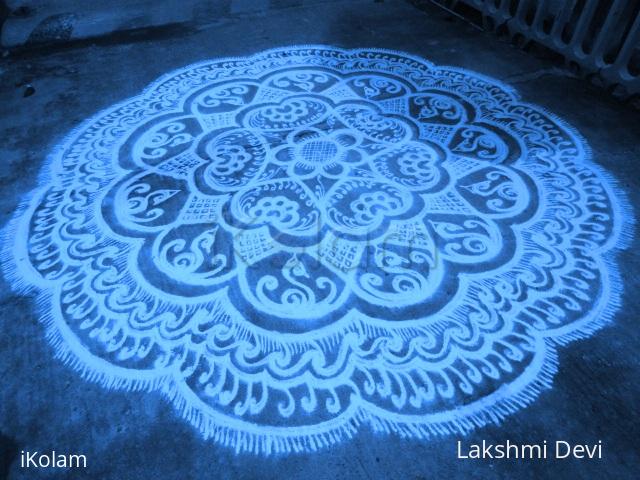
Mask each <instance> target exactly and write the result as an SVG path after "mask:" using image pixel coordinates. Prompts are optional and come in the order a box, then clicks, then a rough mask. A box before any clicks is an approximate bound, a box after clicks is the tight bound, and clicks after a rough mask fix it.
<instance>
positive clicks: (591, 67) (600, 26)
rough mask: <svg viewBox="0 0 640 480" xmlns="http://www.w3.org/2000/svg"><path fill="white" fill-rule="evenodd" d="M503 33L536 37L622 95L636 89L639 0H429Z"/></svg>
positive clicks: (519, 38) (523, 40) (520, 39)
mask: <svg viewBox="0 0 640 480" xmlns="http://www.w3.org/2000/svg"><path fill="white" fill-rule="evenodd" d="M430 1H431V2H432V3H436V4H437V5H439V6H442V7H444V8H446V9H448V10H451V11H453V12H456V13H460V14H462V15H464V16H466V17H469V16H470V15H469V14H470V10H471V12H473V13H475V14H476V15H475V16H476V17H477V18H479V19H481V20H480V21H481V24H482V25H481V26H482V27H483V28H485V29H489V30H494V31H498V32H501V33H506V34H507V35H508V36H509V37H510V38H511V39H512V40H514V41H515V42H516V43H518V44H519V45H522V46H524V45H526V44H528V43H530V42H537V43H538V44H540V45H543V46H545V47H547V48H549V49H551V50H553V51H555V52H556V53H559V54H560V55H562V56H563V57H564V59H565V61H566V62H567V63H568V64H570V65H573V66H577V67H579V69H580V71H581V72H583V73H584V74H597V76H598V77H600V78H601V79H602V81H603V82H604V83H605V84H606V85H608V86H611V87H614V88H615V89H616V91H617V92H616V93H618V94H619V95H621V96H636V95H639V94H640V0H430Z"/></svg>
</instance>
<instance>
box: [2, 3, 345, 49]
mask: <svg viewBox="0 0 640 480" xmlns="http://www.w3.org/2000/svg"><path fill="white" fill-rule="evenodd" d="M331 1H334V0H92V1H86V0H5V1H4V2H0V5H4V7H5V10H6V17H7V18H6V21H5V22H4V24H2V19H3V17H2V6H0V25H2V30H1V34H0V46H2V47H3V48H16V47H21V46H30V45H37V44H45V43H64V42H69V41H73V40H81V39H87V38H94V37H100V36H104V35H109V34H114V33H119V32H129V31H134V30H139V29H146V28H153V27H163V26H170V25H173V26H178V25H185V24H195V25H197V24H201V23H206V22H211V21H216V20H217V19H219V18H220V17H221V16H225V15H242V14H244V13H251V12H254V13H255V12H256V11H266V10H268V9H270V8H283V7H289V6H291V7H295V6H302V5H309V4H319V3H330V2H331Z"/></svg>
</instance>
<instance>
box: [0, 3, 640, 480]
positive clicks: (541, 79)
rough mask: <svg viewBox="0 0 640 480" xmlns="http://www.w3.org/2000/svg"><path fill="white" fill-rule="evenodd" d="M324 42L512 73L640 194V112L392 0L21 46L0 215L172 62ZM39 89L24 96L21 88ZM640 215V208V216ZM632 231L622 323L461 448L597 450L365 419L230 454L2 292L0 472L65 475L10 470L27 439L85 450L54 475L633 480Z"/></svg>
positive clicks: (568, 353) (573, 353) (567, 355)
mask: <svg viewBox="0 0 640 480" xmlns="http://www.w3.org/2000/svg"><path fill="white" fill-rule="evenodd" d="M310 43H322V44H330V45H335V46H339V47H345V48H355V47H382V48H389V49H397V50H403V51H406V52H410V53H413V54H416V55H420V56H422V57H424V58H427V59H429V60H431V61H433V62H435V63H436V64H441V65H455V66H460V67H464V68H467V69H471V70H474V71H476V72H479V73H482V74H485V75H489V76H492V77H495V78H497V79H500V80H502V81H505V82H507V83H510V84H511V85H513V86H514V87H516V88H517V89H518V90H519V91H520V93H521V95H522V97H523V98H524V100H525V101H527V102H531V103H535V104H538V105H540V106H542V107H544V108H546V109H549V110H551V111H553V112H555V113H556V114H558V115H559V116H561V117H563V118H564V119H566V120H567V121H568V122H569V123H570V124H572V125H573V126H575V127H576V128H577V129H578V130H579V131H580V132H581V133H582V135H583V136H584V137H586V139H587V140H588V142H589V143H590V145H591V147H592V149H593V156H594V159H595V161H596V162H598V163H599V164H601V165H602V166H603V167H604V168H606V169H607V170H608V171H609V172H611V173H613V174H614V175H615V176H616V177H617V179H618V180H619V181H620V184H621V185H622V186H623V188H624V189H625V191H626V193H627V194H628V196H629V199H630V201H631V204H632V205H633V206H634V208H636V207H637V206H639V205H640V113H639V112H638V111H637V110H634V109H633V108H632V107H631V106H630V105H624V104H622V103H620V102H619V101H617V100H614V99H613V98H610V97H609V96H607V95H606V94H605V93H604V92H602V91H600V90H599V89H598V88H596V87H594V86H591V85H590V84H588V83H587V82H585V81H583V80H580V79H576V78H573V77H572V76H570V75H568V74H566V73H564V72H563V71H562V70H561V69H559V68H557V67H556V66H554V64H553V63H551V61H550V60H548V59H547V60H545V59H541V58H535V57H533V56H531V55H528V54H526V53H523V52H521V51H519V50H517V49H515V48H513V47H510V46H509V45H507V44H504V43H501V42H499V41H498V40H497V39H495V38H494V37H493V36H492V35H490V34H486V33H482V32H479V31H478V30H476V29H474V28H472V27H470V26H468V25H467V24H465V23H463V22H462V21H460V20H457V19H453V18H451V17H448V16H447V14H445V13H444V12H442V11H440V10H438V9H436V8H429V7H427V8H426V9H425V10H424V11H421V10H417V9H416V8H415V7H413V6H412V5H411V4H410V3H408V2H404V1H400V0H396V1H394V0H387V1H375V2H374V1H371V0H369V1H364V0H356V1H348V2H345V1H343V2H341V1H337V2H326V3H316V4H313V5H309V6H302V7H286V6H285V7H273V8H271V9H268V10H266V11H262V12H249V13H238V14H236V15H232V16H228V17H224V18H220V19H219V20H217V21H215V22H213V23H210V24H206V25H204V24H199V25H197V26H196V25H192V26H189V25H186V26H183V27H180V28H170V29H163V30H161V31H158V32H155V33H154V32H152V33H150V34H147V35H144V36H140V37H135V36H130V35H129V36H119V37H112V38H106V39H102V40H99V41H95V43H89V42H88V43H79V44H75V45H73V46H71V47H66V48H58V49H56V50H54V51H46V50H44V49H40V50H35V51H31V52H24V53H21V54H13V55H9V56H8V57H6V58H4V59H2V60H1V62H2V63H0V105H2V107H1V108H2V114H1V116H0V139H2V141H0V158H1V159H2V163H1V164H0V189H1V192H2V194H1V195H0V225H3V224H5V223H6V221H7V220H8V219H9V218H10V216H11V215H12V214H13V212H14V210H15V208H16V206H17V204H18V202H19V200H20V197H21V196H22V195H23V194H24V193H25V192H28V191H29V190H31V189H32V188H34V187H35V186H36V177H37V174H38V172H39V171H40V168H41V164H42V160H43V159H44V158H45V156H46V154H47V153H48V151H49V150H50V149H51V148H52V147H53V146H54V145H56V144H57V143H58V142H59V141H60V140H61V139H62V138H63V137H64V135H65V134H66V133H67V132H68V131H69V130H71V129H72V128H73V127H74V126H76V125H77V124H78V123H79V122H81V121H82V120H83V119H85V118H87V117H88V116H90V115H92V114H94V113H95V112H97V111H100V110H102V109H103V108H106V107H108V106H110V105H112V104H114V103H115V102H118V101H120V100H123V99H126V98H128V97H131V96H133V95H135V94H137V93H139V92H140V91H141V90H142V89H143V88H144V87H145V86H146V85H147V84H149V83H150V82H151V81H153V80H154V79H156V78H157V77H159V76H160V75H162V74H163V73H165V72H168V71H171V70H173V69H175V68H178V67H180V66H184V65H187V64H189V63H192V62H197V61H200V60H203V59H209V58H215V57H220V56H229V55H248V54H252V53H255V52H258V51H260V50H264V49H267V48H271V47H277V46H286V45H294V44H310ZM26 83H30V84H32V85H33V87H34V88H35V93H34V94H33V95H31V96H28V97H23V92H24V89H25V87H24V84H26ZM638 213H640V212H638V211H637V209H636V216H637V215H638ZM639 238H640V237H638V236H636V237H635V240H634V241H633V243H632V245H631V247H630V248H629V249H628V250H626V251H625V252H623V253H622V254H620V257H619V262H620V265H621V269H622V275H623V278H624V282H625V291H624V295H623V306H622V308H621V309H620V311H619V313H618V315H617V316H616V318H615V321H614V322H613V323H612V324H611V325H610V326H609V327H607V328H605V329H603V330H602V331H601V332H599V333H597V334H596V335H594V336H593V337H592V338H590V339H587V340H582V341H579V342H576V343H573V344H571V345H570V346H568V347H566V348H564V349H562V350H561V351H560V357H561V358H560V371H559V373H558V374H557V376H556V377H555V381H554V387H553V389H551V390H549V391H547V392H545V393H543V394H542V395H540V397H539V398H538V400H537V401H535V402H534V403H533V405H531V406H530V407H528V408H526V409H524V410H522V411H520V412H519V413H517V414H515V415H512V416H511V417H509V418H508V419H507V420H506V421H505V422H504V423H503V424H502V425H501V426H490V427H486V428H482V429H479V430H477V431H476V432H474V433H473V434H471V435H470V436H469V437H468V438H467V439H466V442H468V443H476V442H481V441H482V440H483V439H486V440H487V441H494V442H500V441H501V442H504V441H505V440H506V439H509V440H511V441H513V442H524V443H531V442H535V441H541V440H543V439H548V440H550V441H554V440H556V439H559V440H566V441H569V442H576V443H595V442H597V441H598V440H602V443H603V445H604V452H603V454H604V459H603V460H601V461H591V462H589V461H580V460H566V461H555V462H554V461H551V460H548V461H537V462H536V461H520V462H518V461H509V460H502V461H501V460H496V461H494V462H491V461H470V460H467V461H464V460H457V459H456V458H455V457H456V455H455V448H456V443H455V441H456V438H454V437H444V438H441V439H435V440H431V441H428V442H427V441H424V442H417V441H411V440H404V439H402V438H398V437H394V436H385V437H383V436H377V435H373V434H371V433H370V432H368V431H367V430H362V431H361V432H360V434H359V435H358V436H357V437H356V438H355V439H354V440H352V441H347V442H345V443H342V444H340V445H337V446H334V447H332V448H329V449H326V450H324V451H322V452H320V453H316V454H313V455H291V456H288V457H284V456H279V457H278V456H276V457H269V458H262V457H255V456H251V455H246V456H236V455H235V454H234V453H233V452H232V451H230V450H228V449H226V448H223V447H220V446H218V445H216V444H214V443H212V442H206V441H202V440H201V439H200V438H199V436H198V435H197V434H196V432H195V431H194V430H193V429H192V428H191V427H190V426H189V425H188V424H187V423H185V422H184V421H182V420H181V419H180V418H178V416H177V415H176V414H175V412H174V409H173V408H172V407H171V405H169V404H168V403H167V402H166V401H164V400H163V399H162V398H160V396H159V395H149V394H135V393H133V394H132V393H127V394H125V393H122V392H113V391H107V390H105V389H103V388H101V387H99V386H97V385H94V384H91V383H87V382H84V381H82V380H80V379H79V377H78V375H77V374H76V373H75V372H73V371H72V370H71V369H69V368H67V367H65V366H63V365H62V364H61V363H60V362H58V361H56V360H54V359H53V358H52V348H50V346H49V345H48V344H47V342H46V340H45V338H44V329H43V327H42V325H41V324H40V323H39V321H38V318H36V316H35V315H34V314H33V307H34V305H33V302H32V300H31V299H29V298H26V297H21V296H17V295H14V294H13V293H11V291H10V286H9V285H6V284H5V283H4V280H0V282H3V283H2V284H1V286H0V311H1V315H0V325H1V330H2V335H0V372H1V373H0V374H1V376H2V379H3V380H2V386H1V388H0V478H11V479H19V478H29V479H32V478H63V477H60V476H56V475H59V473H57V472H55V471H53V472H49V474H47V473H46V471H45V470H41V471H40V473H39V474H36V473H35V472H34V471H33V470H32V471H28V472H25V471H24V470H20V468H19V454H20V450H31V451H33V450H48V449H50V448H51V447H52V446H55V448H56V450H59V451H69V452H71V451H73V452H81V453H84V454H85V455H87V457H88V458H89V467H88V469H87V470H86V471H84V472H79V471H75V472H69V474H68V475H65V476H64V478H95V479H98V478H100V479H102V478H104V479H149V478H163V479H174V478H175V479H178V478H179V479H190V478H194V479H195V478H274V479H276V478H327V479H333V478H370V479H373V478H389V479H394V478H397V479H423V478H425V479H426V478H445V477H449V478H523V479H524V478H562V477H563V476H565V477H567V478H595V477H599V478H637V472H638V468H639V467H640V451H639V450H638V447H637V440H638V438H640V417H638V415H636V412H637V405H638V398H640V396H639V394H640V356H639V355H638V354H637V352H638V350H639V349H640V333H639V332H640V331H639V329H638V328H637V320H638V313H639V312H640V296H638V295H637V293H636V292H637V291H638V290H639V289H640V277H639V276H638V275H637V273H638V272H640V255H639V254H638V251H640V240H639Z"/></svg>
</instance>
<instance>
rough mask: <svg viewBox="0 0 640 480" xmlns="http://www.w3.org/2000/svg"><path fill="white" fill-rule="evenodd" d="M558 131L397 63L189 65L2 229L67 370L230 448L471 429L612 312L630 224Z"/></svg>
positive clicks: (426, 67)
mask: <svg viewBox="0 0 640 480" xmlns="http://www.w3.org/2000/svg"><path fill="white" fill-rule="evenodd" d="M587 156H588V155H587V152H586V147H585V145H584V144H583V143H582V141H581V140H580V139H579V138H578V137H577V136H576V134H574V133H573V132H572V130H571V129H570V128H569V127H567V126H566V125H565V124H564V123H563V122H561V121H560V120H558V119H557V118H556V117H554V116H553V115H551V114H548V113H546V112H544V111H542V110H540V109H538V108H536V107H533V106H530V105H527V104H523V103H521V102H520V101H519V100H518V97H517V96H516V94H515V93H514V92H513V91H512V90H511V89H510V88H509V87H506V86H505V85H503V84H501V83H499V82H496V81H494V80H491V79H487V78H485V77H482V76H480V75H476V74H473V73H470V72H467V71H463V70H459V69H455V68H440V67H436V66H434V65H432V64H430V63H429V62H426V61H424V60H422V59H420V58H416V57H412V56H410V55H406V54H401V53H394V52H389V51H382V50H349V51H345V50H339V49H335V48H331V47H303V48H295V47H294V48H287V49H278V50H271V51H268V52H265V53H262V54H259V55H256V56H253V57H248V58H237V59H224V60H219V61H211V62H205V63H201V64H197V65H193V66H189V67H187V68H184V69H182V70H179V71H176V72H173V73H171V74H170V75H166V76H164V77H163V78H161V79H160V80H158V81H157V82H155V83H154V84H153V85H151V86H150V87H149V88H148V89H147V90H146V91H145V92H144V93H142V94H141V95H140V96H138V97H135V98H133V99H131V100H129V101H127V102H124V103H122V104H119V105H117V106H115V107H113V108H111V109H109V110H107V111H105V112H102V113H101V114H99V115H97V116H96V117H94V118H92V119H91V120H89V121H87V122H86V123H84V125H83V126H82V127H81V128H79V129H78V130H77V131H75V132H74V133H73V134H72V135H71V136H69V138H68V139H67V140H66V141H65V142H64V144H63V145H61V146H60V148H59V149H57V150H56V151H55V152H54V154H53V155H52V156H51V158H50V162H49V165H48V166H47V167H46V169H45V173H44V175H43V176H42V182H41V188H40V189H38V190H37V191H35V192H34V193H33V194H32V195H31V197H30V199H29V201H28V202H27V203H26V204H25V206H24V208H23V210H22V211H21V212H20V213H19V214H18V215H17V217H16V219H15V221H14V222H13V223H12V224H11V225H10V227H9V228H8V230H7V232H5V233H8V235H6V244H8V246H6V249H7V251H10V252H11V255H12V257H13V261H12V262H8V263H11V265H12V266H11V267H9V268H8V270H7V271H8V274H9V276H11V277H12V278H15V279H19V280H21V281H22V283H21V285H27V286H30V287H35V288H36V289H37V291H38V292H39V294H40V299H41V303H42V305H44V306H45V307H44V308H43V310H42V312H41V313H42V317H43V320H44V321H45V322H46V324H47V325H48V326H49V331H48V333H49V336H50V338H51V341H52V343H53V345H54V346H55V348H56V350H57V351H58V353H59V354H60V355H61V356H62V357H63V358H64V359H65V360H67V361H69V362H70V363H71V364H72V365H73V366H74V367H76V368H77V369H78V370H79V371H80V372H82V374H83V375H85V376H86V377H88V378H91V379H94V380H97V381H99V382H101V383H102V384H103V385H105V387H107V388H122V389H141V388H144V389H148V390H156V391H161V392H163V393H164V394H165V395H166V396H167V397H168V398H169V399H170V400H171V401H172V402H173V403H174V404H175V406H176V409H177V410H178V411H179V412H180V413H181V414H182V415H183V416H184V418H185V419H187V420H188V421H190V422H191V423H193V425H195V427H197V428H198V429H199V430H201V431H202V432H203V434H204V435H205V436H207V437H212V438H214V439H215V440H216V441H218V442H220V443H223V444H226V445H231V446H233V447H235V448H236V449H237V450H238V451H254V452H263V453H268V452H277V451H292V450H293V451H304V450H315V449H317V448H319V447H321V446H324V445H329V444H332V443H335V442H336V441H339V440H340V439H342V438H344V437H350V436H352V435H353V434H354V433H355V432H356V431H357V430H358V429H359V428H361V426H362V425H368V426H370V427H371V428H373V429H375V430H380V431H389V432H397V433H400V434H402V435H405V436H411V437H416V438H426V437H429V436H431V435H433V434H445V433H452V432H462V433H464V432H467V431H468V430H470V429H471V428H473V427H474V426H478V425H483V424H485V423H487V422H489V421H497V420H499V419H501V418H502V417H503V416H504V415H506V414H508V413H510V412H513V411H515V410H517V409H519V408H521V407H522V406H524V405H526V404H527V403H529V402H530V401H531V400H532V399H533V398H534V397H535V396H536V394H537V393H538V392H539V391H540V390H541V389H542V388H544V387H546V386H548V385H549V384H550V381H551V377H552V375H553V373H554V372H555V369H556V355H555V352H556V347H557V345H559V344H562V343H566V342H567V341H569V340H571V339H573V338H577V337H580V336H585V335H588V334H590V333H591V332H593V331H594V330H595V329H597V327H599V326H600V325H602V323H603V322H605V321H606V320H607V319H609V318H610V317H611V314H612V313H613V312H614V310H615V308H616V306H617V304H618V295H619V291H620V289H621V288H620V283H619V280H618V278H617V274H616V269H615V264H614V262H613V260H614V259H613V257H611V256H607V252H608V251H609V250H612V248H613V247H615V246H620V245H619V243H620V241H619V239H620V232H619V230H620V229H621V222H622V221H623V220H624V221H627V222H629V219H625V217H626V216H629V215H628V214H627V210H626V209H625V208H623V207H621V204H620V202H621V200H618V199H616V197H615V195H614V193H613V182H612V181H611V180H610V179H609V177H607V176H606V175H605V174H604V173H603V172H602V171H601V170H600V169H599V168H597V167H596V166H595V165H594V164H592V163H590V161H589V160H588V158H587Z"/></svg>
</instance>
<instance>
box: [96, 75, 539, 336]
mask: <svg viewBox="0 0 640 480" xmlns="http://www.w3.org/2000/svg"><path fill="white" fill-rule="evenodd" d="M295 78H298V77H297V75H296V74H295V73H292V74H291V77H290V78H288V79H286V74H284V75H283V74H276V75H273V76H271V77H267V78H265V79H263V80H262V81H261V82H260V87H259V88H258V84H257V83H255V82H254V81H249V80H247V81H243V82H233V83H231V84H225V83H224V82H222V83H220V84H215V85H213V86H207V87H205V88H203V89H201V90H200V91H196V92H194V93H193V94H192V95H191V96H190V97H189V100H187V101H186V102H185V104H184V112H183V113H181V114H175V115H171V116H169V117H164V118H161V120H160V121H158V120H154V121H152V122H150V123H148V124H146V125H143V126H141V127H139V129H138V130H136V131H135V132H134V133H133V134H132V135H131V136H130V140H129V141H127V142H126V143H125V146H124V147H123V149H122V150H121V152H120V155H121V162H124V163H126V162H128V161H130V160H129V159H131V160H133V162H134V163H135V164H136V165H137V167H135V168H134V169H133V171H132V173H131V174H130V175H129V176H128V178H127V179H126V180H125V181H124V182H120V183H118V184H117V185H115V186H114V188H113V189H112V196H107V201H109V199H111V198H114V199H116V200H114V201H115V202H116V203H119V204H122V203H123V202H124V203H125V204H126V205H127V207H126V208H123V209H118V210H117V211H116V212H115V213H114V214H115V216H116V217H117V218H118V222H117V223H116V224H115V225H114V227H113V228H114V230H116V231H118V230H119V229H120V230H122V228H123V226H126V227H125V230H126V232H125V234H126V235H136V233H135V232H136V231H137V232H140V234H141V235H142V234H144V235H146V236H149V235H150V236H151V238H152V239H153V240H152V241H146V242H145V243H144V246H143V247H142V248H143V252H142V253H141V257H140V258H150V259H151V261H149V260H147V261H145V267H144V268H146V269H148V270H150V271H151V270H153V272H154V273H153V274H150V275H148V276H147V277H148V278H150V279H153V280H152V281H154V280H156V279H157V283H156V285H157V286H158V287H159V288H162V289H168V291H169V292H174V291H179V292H184V294H186V295H194V294H195V295H199V296H201V295H205V296H206V295H210V294H213V293H215V292H218V291H222V289H225V288H227V287H230V288H229V289H228V290H226V291H227V295H228V296H229V299H230V301H231V303H232V304H233V305H234V306H235V308H236V309H237V311H238V312H240V313H241V315H243V316H245V318H248V319H251V321H252V322H253V323H256V324H258V325H259V326H261V327H263V328H266V329H268V330H274V329H275V330H284V331H287V332H292V331H298V332H300V331H308V330H310V329H318V328H320V327H322V326H325V325H328V324H330V323H333V322H335V321H337V320H339V319H340V318H341V317H342V316H344V315H345V314H347V313H348V312H349V311H358V312H360V313H361V314H365V315H369V316H373V317H375V318H378V319H381V320H385V321H389V320H391V319H393V320H394V321H395V320H403V319H406V320H411V319H414V318H416V316H417V315H424V314H425V313H428V312H435V311H437V310H438V309H440V308H442V307H443V306H444V305H446V299H445V298H443V297H441V296H439V295H436V293H437V292H438V291H441V290H442V288H445V287H446V288H448V289H449V290H450V291H455V289H456V288H457V284H458V276H457V274H455V273H454V272H456V271H465V270H467V269H468V267H467V265H470V264H478V262H484V265H486V266H488V267H492V266H493V265H494V262H495V261H496V260H497V259H498V258H502V260H500V261H504V259H507V258H508V255H509V253H508V252H509V250H508V249H507V250H504V249H503V241H502V239H503V236H504V232H505V230H504V227H505V226H506V225H507V224H505V223H500V222H498V217H502V218H507V217H515V216H516V215H519V214H521V213H522V212H523V211H524V210H525V208H526V205H527V204H528V201H529V200H528V198H527V197H522V198H519V197H514V196H513V195H505V192H507V193H508V192H512V193H513V192H514V191H517V190H518V189H521V187H522V185H523V182H524V181H526V180H525V179H524V177H523V176H522V174H521V173H519V172H516V171H512V170H510V168H509V167H508V166H507V165H506V162H505V160H506V159H507V157H506V154H505V152H506V153H511V152H509V151H508V150H507V149H506V148H504V147H503V145H504V140H502V139H501V138H499V137H498V136H497V135H496V134H495V133H494V132H492V131H491V130H489V129H487V128H486V127H484V126H483V125H482V124H481V123H474V122H473V121H472V119H471V118H468V114H467V113H466V112H467V111H468V107H467V106H466V105H465V103H464V101H463V100H462V99H460V98H456V97H455V96H453V95H443V94H441V93H438V94H432V93H430V92H421V91H419V90H417V89H416V88H415V87H413V86H412V85H410V84H408V83H404V82H403V81H400V80H391V79H384V80H382V79H377V81H375V82H373V83H371V82H368V81H367V79H365V78H358V77H357V76H356V78H352V77H346V78H344V79H340V78H339V76H334V75H330V74H325V73H317V74H316V73H314V74H311V73H309V74H308V79H306V80H305V81H304V82H295V81H293V79H295ZM400 113H401V114H400ZM434 127H437V128H438V129H439V130H435V131H436V132H440V133H439V134H438V135H442V133H441V132H442V131H443V130H442V129H446V131H448V132H449V133H448V134H447V137H446V138H447V140H446V142H444V143H443V140H442V138H440V137H439V136H438V135H434V134H433V132H434V130H433V128H434ZM502 138H508V136H506V135H503V137H502ZM456 149H457V150H460V152H461V153H462V154H464V155H462V156H458V154H455V153H454V152H456V151H457V150H456ZM447 151H449V152H452V153H453V154H452V153H446V152H447ZM501 163H505V164H504V165H501ZM494 197H497V198H494ZM439 204H444V205H451V209H447V211H446V214H447V215H446V217H445V216H443V212H442V211H441V209H440V207H437V205H439ZM483 205H484V207H483ZM434 207H435V208H434ZM498 207H500V208H498ZM450 210H452V211H450ZM491 211H494V213H495V215H486V213H488V212H491ZM481 213H482V214H485V215H482V216H481V215H480V214H481ZM496 215H498V216H496ZM507 230H508V227H507ZM476 270H477V267H476ZM445 272H448V275H445ZM301 307H304V308H301Z"/></svg>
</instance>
